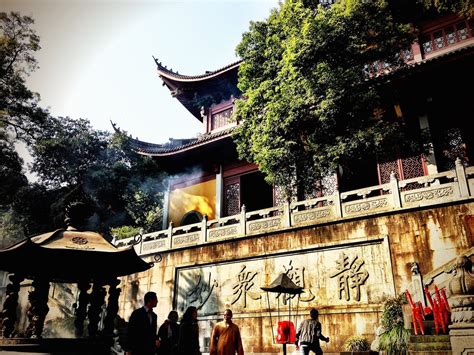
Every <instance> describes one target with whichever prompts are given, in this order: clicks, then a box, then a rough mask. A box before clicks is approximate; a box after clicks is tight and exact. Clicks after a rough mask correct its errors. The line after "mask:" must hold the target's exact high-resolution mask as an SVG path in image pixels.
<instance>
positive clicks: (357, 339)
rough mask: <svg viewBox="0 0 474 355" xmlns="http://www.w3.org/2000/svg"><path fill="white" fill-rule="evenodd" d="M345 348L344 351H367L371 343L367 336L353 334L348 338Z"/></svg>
mask: <svg viewBox="0 0 474 355" xmlns="http://www.w3.org/2000/svg"><path fill="white" fill-rule="evenodd" d="M343 348H344V351H367V350H370V344H369V341H368V340H367V338H365V337H362V336H358V335H353V336H351V337H349V338H347V339H346V341H345V342H344V345H343Z"/></svg>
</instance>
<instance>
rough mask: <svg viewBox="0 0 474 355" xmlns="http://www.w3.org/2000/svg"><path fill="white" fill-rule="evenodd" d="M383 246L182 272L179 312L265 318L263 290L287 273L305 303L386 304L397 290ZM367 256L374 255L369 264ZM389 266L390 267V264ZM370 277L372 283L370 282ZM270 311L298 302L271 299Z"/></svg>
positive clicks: (287, 297)
mask: <svg viewBox="0 0 474 355" xmlns="http://www.w3.org/2000/svg"><path fill="white" fill-rule="evenodd" d="M386 248H387V245H386V244H384V243H382V240H377V241H376V242H374V243H371V244H365V245H354V246H350V245H349V246H344V252H343V253H342V254H341V253H340V250H341V249H340V247H338V248H328V249H327V250H320V249H318V250H312V251H307V252H302V253H299V254H298V255H294V254H292V255H276V256H267V257H266V258H255V259H246V260H240V261H234V262H231V261H229V262H223V263H218V264H213V265H203V266H190V267H185V268H182V269H179V270H178V271H177V285H176V290H177V293H176V299H175V302H176V307H177V309H178V310H179V311H184V310H185V309H186V308H187V307H188V306H189V305H193V306H196V307H197V308H199V309H200V314H201V315H203V316H205V315H214V314H216V313H217V312H220V311H222V310H223V309H224V308H225V307H229V306H232V309H233V310H234V312H236V313H238V312H260V311H261V310H262V309H264V308H267V302H266V294H265V292H263V291H261V289H260V287H262V286H265V285H267V284H268V282H269V280H271V279H273V278H275V276H276V275H278V274H280V273H281V272H284V273H286V274H287V275H288V277H289V278H290V279H291V280H292V281H293V282H294V283H295V284H296V285H298V286H300V287H303V291H304V292H303V293H302V294H301V295H300V300H299V301H300V303H305V304H306V305H313V303H315V302H317V303H315V304H314V306H319V307H321V306H324V305H329V304H331V305H341V306H342V305H345V304H346V303H348V302H350V303H355V302H359V303H363V304H381V303H382V302H383V300H384V299H385V298H386V296H387V292H391V291H390V290H393V280H392V279H391V278H389V277H386V275H387V274H388V272H389V270H390V269H389V268H390V266H389V265H390V264H389V262H387V261H386V260H387V255H389V254H388V253H389V251H388V250H387V249H386ZM363 255H371V256H372V257H371V258H370V259H369V260H365V259H362V256H363ZM384 260H385V261H384ZM369 274H370V277H369ZM269 297H270V305H271V307H272V308H275V309H276V308H277V307H278V304H280V305H281V304H282V303H283V304H288V302H290V301H291V304H293V299H292V298H293V297H295V299H294V302H296V297H298V296H292V295H286V294H281V295H278V294H270V295H269Z"/></svg>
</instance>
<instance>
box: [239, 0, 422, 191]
mask: <svg viewBox="0 0 474 355" xmlns="http://www.w3.org/2000/svg"><path fill="white" fill-rule="evenodd" d="M308 3H309V2H308ZM412 39H413V35H412V33H411V31H410V28H409V26H407V25H404V24H400V23H397V22H396V21H395V20H393V17H392V15H391V12H390V8H389V7H388V6H387V4H386V3H385V2H383V1H375V2H372V1H364V0H360V1H359V0H352V1H340V2H338V3H336V4H334V5H332V6H330V7H328V8H323V7H321V6H319V7H315V6H314V5H312V4H306V2H304V1H301V0H288V1H285V2H284V3H282V4H281V5H280V7H279V8H278V9H275V10H273V11H272V13H271V15H270V17H269V18H268V20H267V21H265V22H253V23H251V25H250V30H249V32H247V33H244V34H243V37H242V41H241V43H240V44H239V45H238V46H237V53H238V54H239V55H240V56H241V57H242V59H243V60H244V62H243V63H242V64H241V66H240V68H239V88H240V89H241V90H242V92H243V99H242V100H238V102H237V110H236V117H238V119H239V120H242V124H241V125H240V127H239V128H238V129H237V131H236V133H235V136H234V139H235V142H236V144H237V150H238V152H239V155H240V157H241V158H244V159H247V160H250V161H252V162H254V163H256V164H258V165H259V167H260V169H261V170H262V171H263V172H264V173H265V174H266V176H267V181H268V182H270V183H274V184H277V185H281V186H283V187H284V188H286V192H287V194H291V192H292V191H295V189H296V190H298V191H300V190H301V188H302V187H303V186H297V185H296V184H297V182H298V181H304V182H305V183H304V186H306V187H310V188H312V186H314V185H313V183H312V182H314V181H315V180H316V179H319V178H321V177H322V176H324V175H326V174H328V173H330V172H333V171H335V170H336V169H337V167H338V166H346V165H347V163H348V162H349V161H351V160H352V159H354V158H359V157H361V156H364V155H366V154H373V153H374V152H377V151H381V150H382V149H386V147H385V146H384V145H383V143H384V142H385V141H388V137H390V136H393V135H395V134H396V132H397V131H398V129H397V128H398V127H397V124H396V123H394V122H391V123H389V122H387V121H384V120H381V119H380V114H379V113H380V108H381V107H383V100H384V99H383V97H382V94H381V93H380V92H379V91H378V87H376V86H375V85H374V83H373V82H371V81H367V80H366V79H367V77H366V74H365V72H364V69H365V67H366V65H367V64H368V63H373V62H375V61H383V62H386V63H388V64H390V65H392V66H393V67H395V66H399V65H402V63H401V62H400V56H399V55H398V54H399V53H400V51H401V50H403V49H405V48H408V46H409V44H410V43H411V41H412Z"/></svg>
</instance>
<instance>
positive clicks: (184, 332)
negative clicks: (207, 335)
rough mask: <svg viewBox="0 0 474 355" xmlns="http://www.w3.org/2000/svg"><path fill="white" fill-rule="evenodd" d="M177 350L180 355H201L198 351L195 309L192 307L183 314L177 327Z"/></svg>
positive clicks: (197, 328)
mask: <svg viewBox="0 0 474 355" xmlns="http://www.w3.org/2000/svg"><path fill="white" fill-rule="evenodd" d="M178 349H179V354H180V355H201V351H200V350H199V327H198V324H197V308H196V307H194V306H190V307H188V309H186V311H185V312H184V314H183V318H182V320H181V324H180V326H179V341H178Z"/></svg>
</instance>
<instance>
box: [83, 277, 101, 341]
mask: <svg viewBox="0 0 474 355" xmlns="http://www.w3.org/2000/svg"><path fill="white" fill-rule="evenodd" d="M104 303H105V289H104V287H103V283H100V282H97V281H96V282H94V286H92V293H91V295H90V306H89V310H88V312H87V316H88V318H89V325H88V326H87V330H88V331H89V337H91V338H94V337H96V336H97V332H98V330H99V321H100V315H101V313H102V305H103V304H104Z"/></svg>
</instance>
